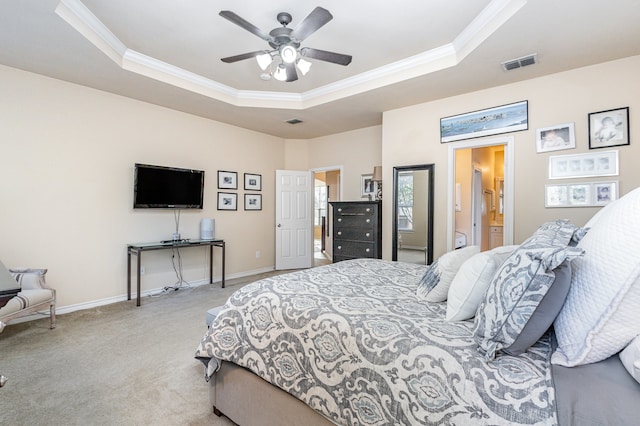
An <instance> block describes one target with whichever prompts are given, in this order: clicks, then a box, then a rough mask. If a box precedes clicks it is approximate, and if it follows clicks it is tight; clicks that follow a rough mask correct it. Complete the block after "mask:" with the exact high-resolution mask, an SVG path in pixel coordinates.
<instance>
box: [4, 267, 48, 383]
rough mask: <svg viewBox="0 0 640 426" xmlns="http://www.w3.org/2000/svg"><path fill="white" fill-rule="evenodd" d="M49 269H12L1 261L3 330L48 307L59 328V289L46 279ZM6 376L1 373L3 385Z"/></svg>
mask: <svg viewBox="0 0 640 426" xmlns="http://www.w3.org/2000/svg"><path fill="white" fill-rule="evenodd" d="M46 273H47V270H46V269H9V270H7V268H5V266H4V265H3V264H2V262H0V333H2V330H4V327H5V326H6V324H7V323H8V322H9V321H11V320H13V319H16V318H19V317H22V316H25V315H28V314H31V313H33V312H37V311H41V310H43V309H48V310H49V318H50V327H51V328H55V327H56V291H55V290H54V289H52V288H51V287H49V286H48V285H47V283H46V281H45V274H46ZM6 382H7V378H6V377H5V376H3V375H2V374H0V387H2V386H4V384H5V383H6Z"/></svg>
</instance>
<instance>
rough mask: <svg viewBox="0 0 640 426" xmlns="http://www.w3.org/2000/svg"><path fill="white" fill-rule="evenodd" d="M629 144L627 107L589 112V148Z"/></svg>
mask: <svg viewBox="0 0 640 426" xmlns="http://www.w3.org/2000/svg"><path fill="white" fill-rule="evenodd" d="M619 145H629V107H625V108H618V109H610V110H607V111H600V112H592V113H590V114H589V149H597V148H609V147H611V146H619Z"/></svg>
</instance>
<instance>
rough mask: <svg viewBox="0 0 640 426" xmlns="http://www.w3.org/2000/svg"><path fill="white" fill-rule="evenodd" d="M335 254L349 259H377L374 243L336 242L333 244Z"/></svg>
mask: <svg viewBox="0 0 640 426" xmlns="http://www.w3.org/2000/svg"><path fill="white" fill-rule="evenodd" d="M333 254H334V255H335V256H348V257H372V258H373V257H376V255H377V253H376V250H375V244H374V243H366V242H360V241H340V240H335V241H334V244H333Z"/></svg>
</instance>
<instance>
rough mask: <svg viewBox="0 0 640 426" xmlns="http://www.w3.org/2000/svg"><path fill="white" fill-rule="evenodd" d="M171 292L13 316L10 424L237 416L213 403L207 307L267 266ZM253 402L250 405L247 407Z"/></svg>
mask: <svg viewBox="0 0 640 426" xmlns="http://www.w3.org/2000/svg"><path fill="white" fill-rule="evenodd" d="M273 274H276V273H275V272H274V273H270V274H263V275H260V276H253V277H250V278H244V279H236V280H229V281H227V288H225V289H222V288H220V284H219V283H216V284H213V285H203V286H199V287H193V288H183V289H180V290H179V291H170V292H169V293H164V294H162V295H160V296H155V297H145V298H143V299H142V306H140V307H136V306H135V300H131V301H127V302H120V303H114V304H111V305H107V306H102V307H98V308H93V309H87V310H82V311H76V312H72V313H69V314H65V315H59V316H58V326H57V328H56V329H54V330H50V329H49V320H48V318H47V317H43V319H39V320H36V321H29V322H25V323H19V324H10V325H8V326H7V327H6V328H5V330H4V332H2V333H1V334H0V374H4V375H5V376H7V377H8V378H9V381H8V382H7V384H6V385H5V386H4V387H3V388H0V424H2V425H87V424H91V425H150V424H153V425H232V424H233V423H232V422H231V421H230V420H229V419H227V418H225V417H217V416H216V415H214V414H213V413H212V407H211V406H210V405H209V389H208V387H209V384H208V383H206V382H205V380H204V367H203V365H202V363H201V362H199V361H197V360H195V359H194V357H193V355H194V353H195V349H196V347H197V346H198V343H200V340H201V339H202V337H203V336H204V333H205V332H206V325H205V313H206V311H207V310H208V309H210V308H212V307H214V306H219V305H222V304H224V302H225V301H226V300H227V298H228V297H229V296H230V295H231V293H233V292H234V291H235V290H237V289H238V288H240V287H242V286H243V285H245V284H247V283H248V282H252V281H254V280H256V279H260V278H263V277H266V276H269V275H273ZM247 409H251V407H247Z"/></svg>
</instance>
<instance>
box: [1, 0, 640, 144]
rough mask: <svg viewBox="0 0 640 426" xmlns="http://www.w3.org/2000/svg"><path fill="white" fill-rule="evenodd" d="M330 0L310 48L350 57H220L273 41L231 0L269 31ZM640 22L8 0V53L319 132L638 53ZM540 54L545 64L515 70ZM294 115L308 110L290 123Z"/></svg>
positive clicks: (466, 12) (225, 116)
mask: <svg viewBox="0 0 640 426" xmlns="http://www.w3.org/2000/svg"><path fill="white" fill-rule="evenodd" d="M316 6H321V7H323V8H325V9H328V10H329V11H330V12H331V14H332V15H333V17H334V18H333V20H331V21H330V22H329V23H327V24H326V25H325V26H324V27H322V28H320V29H319V30H318V31H317V32H315V33H314V34H312V35H311V36H309V37H308V38H307V39H306V40H305V41H304V42H303V43H302V46H303V47H305V46H306V47H313V48H316V49H322V50H328V51H333V52H338V53H344V54H348V55H352V56H353V61H352V63H351V64H350V65H348V66H346V67H344V66H341V65H336V64H331V63H327V62H322V61H318V60H310V62H312V63H313V65H312V67H311V71H310V72H309V73H308V74H307V75H306V76H300V78H299V80H298V81H295V82H291V83H284V82H279V81H276V80H275V79H272V80H271V81H263V80H261V79H260V74H261V72H262V71H261V70H260V68H259V67H258V65H257V63H256V61H255V60H254V59H247V60H244V61H240V62H236V63H232V64H227V63H223V62H222V61H220V58H223V57H227V56H233V55H237V54H242V53H247V52H253V51H256V50H261V49H267V48H268V45H267V43H266V42H265V41H264V40H262V39H260V38H259V37H257V36H255V35H254V34H251V33H250V32H248V31H245V30H244V29H242V28H240V27H239V26H237V25H234V24H233V23H231V22H229V21H228V20H226V19H224V18H222V17H220V16H219V15H218V13H219V12H220V11H221V10H231V11H233V12H235V13H236V14H238V15H240V16H241V17H243V18H244V19H246V20H247V21H249V22H250V23H251V24H253V25H255V26H257V27H258V28H260V29H262V30H264V31H265V32H269V31H270V30H271V29H273V28H276V27H279V26H280V24H278V22H277V20H276V15H277V14H278V13H279V12H288V13H290V14H291V15H292V16H293V20H292V22H291V24H290V25H289V27H290V28H294V29H295V28H296V25H297V24H298V23H300V22H301V21H302V20H303V19H304V18H305V17H306V16H307V15H308V14H309V13H310V12H311V11H312V10H313V9H314V8H315V7H316ZM638 22H640V1H638V0H610V1H608V2H595V1H592V0H562V1H557V0H555V1H554V0H528V1H527V0H475V1H473V2H472V1H469V0H430V1H425V0H400V1H396V2H390V1H385V2H382V1H378V2H371V1H357V0H351V1H344V0H317V1H316V2H301V1H299V0H298V1H294V0H273V1H271V2H265V1H259V0H245V1H242V2H237V1H231V0H218V1H213V0H207V1H204V0H181V1H175V0H135V1H132V0H62V1H60V0H2V1H1V2H0V64H4V65H7V66H10V67H15V68H20V69H24V70H27V71H32V72H35V73H39V74H43V75H47V76H51V77H54V78H58V79H61V80H66V81H70V82H74V83H78V84H81V85H85V86H88V87H93V88H96V89H100V90H105V91H108V92H112V93H116V94H120V95H123V96H128V97H131V98H134V99H139V100H143V101H146V102H151V103H154V104H157V105H161V106H165V107H168V108H173V109H176V110H179V111H184V112H187V113H191V114H195V115H199V116H202V117H207V118H211V119H214V120H217V121H221V122H225V123H229V124H233V125H237V126H240V127H244V128H248V129H252V130H256V131H259V132H263V133H267V134H271V135H275V136H279V137H282V138H287V139H306V138H312V137H318V136H322V135H327V134H332V133H338V132H343V131H347V130H352V129H357V128H362V127H368V126H373V125H377V124H381V121H382V112H383V111H387V110H390V109H394V108H399V107H403V106H408V105H413V104H417V103H422V102H427V101H431V100H435V99H440V98H444V97H449V96H453V95H457V94H461V93H466V92H470V91H475V90H481V89H485V88H489V87H494V86H499V85H504V84H508V83H512V82H516V81H520V80H525V79H530V78H534V77H538V76H542V75H547V74H552V73H556V72H560V71H564V70H568V69H572V68H577V67H582V66H586V65H590V64H595V63H600V62H605V61H609V60H613V59H618V58H622V57H627V56H633V55H638V54H640V25H639V24H638ZM532 53H537V56H538V63H537V64H536V65H533V66H529V67H526V68H521V69H518V70H514V71H511V72H505V71H503V69H502V67H501V63H502V62H504V61H507V60H510V59H514V58H518V57H522V56H526V55H529V54H532ZM639 71H640V70H639ZM603 80H605V81H606V78H604V79H603ZM604 84H606V83H604ZM604 87H606V86H604ZM600 89H602V88H590V87H585V90H600ZM515 100H521V99H508V100H507V99H505V102H507V101H515ZM490 106H494V105H487V107H490ZM460 112H465V111H460ZM292 118H298V119H300V120H302V121H303V122H302V123H301V124H296V125H291V124H287V123H285V121H286V120H288V119H292Z"/></svg>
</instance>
